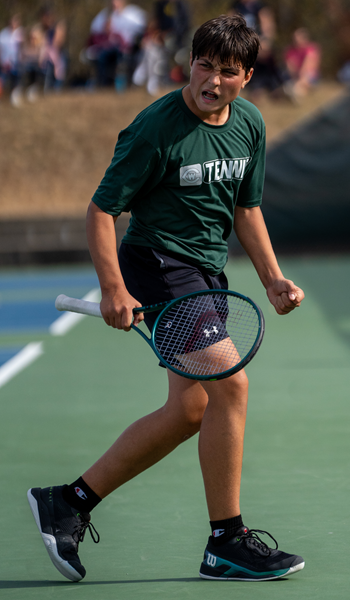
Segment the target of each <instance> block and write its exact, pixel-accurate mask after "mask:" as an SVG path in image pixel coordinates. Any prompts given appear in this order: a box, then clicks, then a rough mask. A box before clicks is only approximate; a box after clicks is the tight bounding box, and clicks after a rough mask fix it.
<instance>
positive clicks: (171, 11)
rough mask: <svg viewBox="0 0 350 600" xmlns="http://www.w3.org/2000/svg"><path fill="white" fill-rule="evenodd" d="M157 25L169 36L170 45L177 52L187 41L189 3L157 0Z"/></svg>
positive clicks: (155, 11) (155, 7) (176, 0)
mask: <svg viewBox="0 0 350 600" xmlns="http://www.w3.org/2000/svg"><path fill="white" fill-rule="evenodd" d="M154 16H155V20H156V22H157V26H158V28H159V30H160V31H161V32H163V34H166V36H167V38H168V46H169V47H170V49H171V50H172V52H173V53H174V54H175V52H176V51H177V50H180V49H181V48H183V46H184V45H185V44H186V43H187V40H186V36H187V35H188V32H189V29H190V18H189V12H188V8H187V4H186V3H185V2H183V1H182V0H157V1H156V2H155V4H154Z"/></svg>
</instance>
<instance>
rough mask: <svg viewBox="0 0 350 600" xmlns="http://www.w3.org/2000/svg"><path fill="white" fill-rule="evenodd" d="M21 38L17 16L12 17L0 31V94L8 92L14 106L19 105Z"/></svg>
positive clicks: (21, 29) (21, 30) (18, 17)
mask: <svg viewBox="0 0 350 600" xmlns="http://www.w3.org/2000/svg"><path fill="white" fill-rule="evenodd" d="M23 36H24V31H23V28H22V26H21V18H20V16H19V15H18V14H17V15H13V17H11V19H10V22H9V24H8V26H7V27H5V28H4V29H2V30H1V31H0V92H1V91H2V90H3V89H6V90H8V91H9V93H10V94H11V102H12V104H13V105H14V106H19V105H20V103H21V95H20V92H19V81H20V64H21V47H22V44H23Z"/></svg>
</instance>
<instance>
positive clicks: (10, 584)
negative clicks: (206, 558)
mask: <svg viewBox="0 0 350 600" xmlns="http://www.w3.org/2000/svg"><path fill="white" fill-rule="evenodd" d="M205 581H206V580H204V579H201V578H200V577H169V578H163V579H119V580H117V581H82V582H76V583H74V582H73V581H35V580H29V581H28V580H27V581H26V580H22V581H15V580H11V579H9V580H0V590H9V589H26V588H28V589H35V588H50V587H58V588H60V587H62V588H67V586H71V585H74V586H77V585H78V586H79V587H80V586H84V587H85V586H90V585H118V584H124V585H125V584H127V583H134V584H135V583H136V584H138V583H142V584H145V583H202V584H203V583H205ZM281 581H288V578H287V577H284V578H283V579H272V580H270V581H263V582H261V583H277V582H281ZM228 583H232V582H228ZM234 583H242V582H234Z"/></svg>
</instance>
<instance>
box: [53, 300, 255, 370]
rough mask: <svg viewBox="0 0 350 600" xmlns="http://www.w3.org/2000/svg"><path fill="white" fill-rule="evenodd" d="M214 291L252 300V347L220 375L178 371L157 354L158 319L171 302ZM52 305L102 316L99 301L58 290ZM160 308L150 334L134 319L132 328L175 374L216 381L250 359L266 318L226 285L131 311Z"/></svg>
mask: <svg viewBox="0 0 350 600" xmlns="http://www.w3.org/2000/svg"><path fill="white" fill-rule="evenodd" d="M215 293H217V294H225V295H226V296H234V297H236V298H241V299H242V300H244V301H245V302H248V303H249V304H251V305H252V306H253V308H254V310H255V312H256V314H257V317H258V322H259V325H258V330H257V334H256V338H255V340H254V343H253V345H252V348H251V350H250V351H249V352H248V354H247V355H246V356H245V357H244V358H243V359H242V360H241V361H240V362H239V363H238V364H237V365H235V366H234V367H232V368H231V369H228V370H227V371H223V372H222V373H220V374H219V375H216V376H213V375H192V374H190V373H186V372H184V371H181V370H180V369H177V368H176V367H174V366H173V365H171V364H169V363H168V362H167V361H166V360H165V359H164V358H163V356H162V355H161V354H160V352H159V351H158V349H157V347H156V342H155V336H156V333H157V328H158V325H159V323H160V321H161V320H162V319H163V317H164V316H165V314H166V313H167V312H168V311H169V310H171V309H172V307H173V306H174V305H176V304H178V303H179V302H181V301H183V300H188V299H190V298H193V297H198V296H204V295H212V294H215ZM55 306H56V308H57V310H59V311H63V310H69V311H72V312H77V313H81V314H86V315H90V316H93V317H101V318H102V314H101V310H100V305H99V304H98V303H96V302H88V301H86V300H78V299H77V298H69V297H67V296H65V295H64V294H61V295H60V296H58V297H57V298H56V302H55ZM159 310H160V311H161V312H160V313H159V315H158V316H157V318H156V321H155V323H154V325H153V328H152V332H151V337H148V335H146V334H145V333H144V332H143V331H142V330H141V329H139V327H138V326H136V325H134V324H133V323H131V325H130V327H131V328H132V329H134V330H135V331H137V333H138V334H139V335H141V337H143V339H144V340H145V341H146V342H147V344H148V345H149V346H150V347H151V348H152V350H153V352H154V353H155V354H156V356H157V357H158V359H159V360H160V362H161V363H162V364H163V365H164V366H165V367H166V368H167V369H170V371H173V372H174V373H176V374H177V375H181V376H182V377H186V378H188V379H193V380H196V381H217V380H219V379H225V378H226V377H230V376H231V375H234V373H237V372H238V371H240V370H241V369H243V368H244V367H245V366H246V365H247V364H248V363H249V362H250V361H251V360H252V358H254V356H255V354H256V353H257V351H258V350H259V347H260V344H261V342H262V339H263V337H264V332H265V319H264V315H263V313H262V310H261V309H260V307H259V306H258V305H257V304H256V303H255V302H254V301H253V300H252V299H251V298H249V297H248V296H244V295H243V294H239V293H238V292H233V291H231V290H225V289H213V290H210V289H208V290H201V291H199V292H191V293H189V294H185V295H184V296H180V297H179V298H174V300H170V302H160V303H158V304H150V305H149V306H141V307H139V308H134V310H133V313H134V314H136V313H142V312H144V313H149V312H155V311H159Z"/></svg>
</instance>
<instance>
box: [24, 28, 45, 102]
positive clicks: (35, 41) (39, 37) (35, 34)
mask: <svg viewBox="0 0 350 600" xmlns="http://www.w3.org/2000/svg"><path fill="white" fill-rule="evenodd" d="M44 45H45V34H44V31H43V28H42V27H41V25H40V24H36V25H34V26H33V27H31V28H29V29H27V30H26V31H25V35H24V40H23V46H22V56H21V88H22V89H23V90H26V96H27V99H28V100H29V101H30V102H35V100H36V99H37V98H38V94H39V89H40V88H41V87H42V86H43V80H44V75H45V74H44V72H43V70H42V69H41V66H40V60H41V56H42V53H43V49H44Z"/></svg>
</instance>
